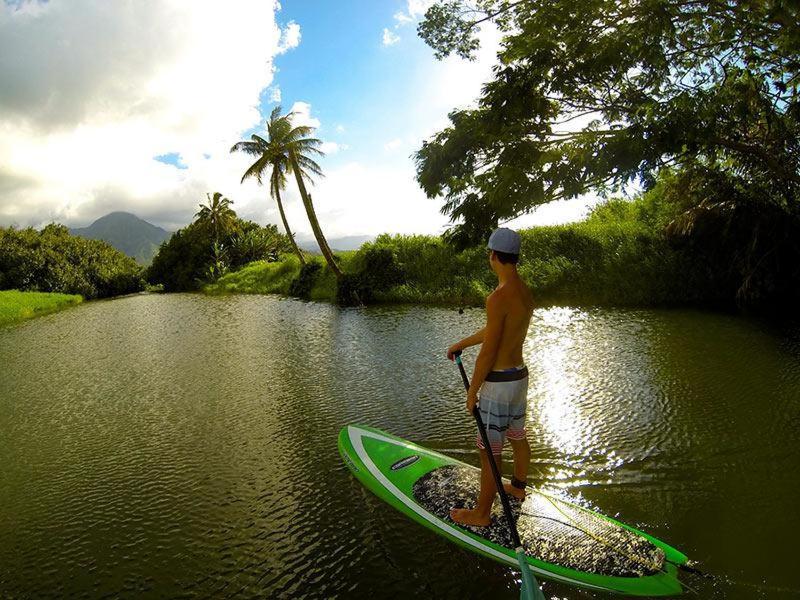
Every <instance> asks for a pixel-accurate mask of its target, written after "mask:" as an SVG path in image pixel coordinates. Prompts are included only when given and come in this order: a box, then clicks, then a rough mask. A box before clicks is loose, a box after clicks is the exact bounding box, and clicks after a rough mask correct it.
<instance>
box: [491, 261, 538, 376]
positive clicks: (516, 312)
mask: <svg viewBox="0 0 800 600" xmlns="http://www.w3.org/2000/svg"><path fill="white" fill-rule="evenodd" d="M492 296H496V297H497V300H498V304H499V305H500V306H501V307H502V308H503V312H504V318H503V332H502V334H501V336H500V344H499V346H498V348H497V355H496V356H495V360H494V364H493V365H492V369H493V370H495V371H502V370H503V369H511V368H513V367H518V366H520V365H522V364H523V359H522V345H523V344H524V343H525V338H526V336H527V335H528V327H529V326H530V323H531V315H532V314H533V294H532V293H531V291H530V290H529V289H528V286H527V285H525V282H524V281H522V279H521V278H520V277H519V276H517V277H516V278H510V279H509V280H508V281H506V282H505V283H501V284H500V285H498V286H497V288H496V289H495V290H494V291H493V292H492V294H491V296H490V298H491V297H492Z"/></svg>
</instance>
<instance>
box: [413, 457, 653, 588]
mask: <svg viewBox="0 0 800 600" xmlns="http://www.w3.org/2000/svg"><path fill="white" fill-rule="evenodd" d="M479 491H480V472H479V471H477V470H476V469H473V468H470V467H462V466H458V465H447V466H443V467H439V468H438V469H434V470H433V471H430V472H429V473H427V474H425V475H423V476H422V477H420V478H419V479H418V480H417V481H416V483H415V484H414V492H413V493H414V498H415V499H416V500H417V502H419V504H420V505H421V506H422V507H424V508H425V509H426V510H427V511H428V512H430V513H432V514H434V515H436V516H437V517H439V518H440V519H442V520H444V521H447V522H449V523H453V524H454V525H457V526H459V527H462V528H464V529H467V530H468V531H471V532H473V533H475V534H476V535H480V536H481V537H483V538H486V539H488V540H490V541H492V542H494V543H495V544H498V545H500V546H505V547H507V548H510V547H511V546H512V543H511V534H510V532H509V530H508V525H507V523H506V521H505V519H504V517H503V514H502V509H501V507H499V503H497V502H496V503H495V506H494V509H493V512H492V522H491V524H490V525H489V526H488V527H469V526H465V525H461V524H459V523H455V522H454V521H453V520H452V519H451V518H450V509H451V508H453V507H466V508H473V507H474V506H475V499H476V498H477V497H478V492H479ZM509 499H510V500H511V506H512V510H513V511H514V518H515V519H516V521H517V531H518V532H519V536H520V540H521V541H522V545H523V547H524V549H525V553H526V554H528V555H529V556H535V557H536V558H538V559H540V560H543V561H545V562H548V563H551V564H557V565H561V566H563V567H567V568H570V569H575V570H577V571H583V572H584V573H595V574H598V575H611V576H615V577H646V576H648V575H655V574H657V573H659V572H660V571H661V570H662V569H663V566H664V559H665V554H664V551H663V550H661V548H658V547H657V546H655V545H654V544H652V543H651V542H649V541H648V540H647V539H645V538H643V537H641V536H638V535H636V534H634V533H633V532H631V531H628V530H627V529H625V528H623V527H620V526H618V525H615V524H614V523H612V522H610V521H607V520H605V519H602V518H600V517H596V516H594V515H593V514H592V513H591V512H589V511H585V510H582V509H580V508H579V507H576V506H575V505H574V504H570V503H566V502H563V501H562V500H559V499H558V498H557V497H554V496H550V495H544V494H541V493H538V492H536V491H534V490H528V494H527V497H526V498H525V501H524V502H521V501H520V500H517V499H516V498H513V497H509Z"/></svg>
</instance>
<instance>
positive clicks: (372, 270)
mask: <svg viewBox="0 0 800 600" xmlns="http://www.w3.org/2000/svg"><path fill="white" fill-rule="evenodd" d="M385 239H387V238H386V236H381V238H379V239H378V241H376V242H375V243H372V244H369V243H367V244H364V245H363V246H362V247H361V249H360V250H359V251H358V252H356V253H355V257H354V259H353V260H352V261H351V262H350V264H349V265H348V270H347V272H345V273H344V274H343V275H342V277H341V278H340V279H339V281H338V285H337V290H336V299H337V302H338V303H339V304H345V305H349V304H362V303H364V304H367V303H370V302H373V301H374V300H375V298H376V297H377V296H380V294H381V293H385V292H386V291H387V290H389V289H391V288H393V287H395V286H398V285H401V284H403V283H405V280H406V276H405V273H404V272H403V269H402V267H401V266H400V264H399V262H398V259H397V255H396V253H395V249H394V248H393V247H392V246H391V245H390V244H389V245H387V244H385V243H381V240H385Z"/></svg>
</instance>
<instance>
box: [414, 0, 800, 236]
mask: <svg viewBox="0 0 800 600" xmlns="http://www.w3.org/2000/svg"><path fill="white" fill-rule="evenodd" d="M798 13H800V9H798V4H797V3H796V2H784V1H780V0H765V1H759V0H745V1H737V0H645V1H641V0H635V1H634V0H613V1H612V0H586V1H581V2H574V1H572V0H547V1H541V0H526V1H524V2H522V1H510V0H476V1H474V2H469V1H467V0H448V1H440V2H438V3H436V4H435V5H433V6H432V7H431V8H430V9H429V10H428V11H427V13H426V16H425V19H424V20H423V21H422V22H421V24H420V26H419V30H418V31H419V34H420V36H421V37H422V38H423V39H424V40H425V41H426V42H427V43H428V44H429V45H430V46H431V47H432V48H433V49H434V50H435V52H436V54H437V56H439V57H444V56H447V55H449V54H451V53H457V54H459V55H461V56H463V57H468V58H469V57H472V56H474V53H475V51H476V50H477V48H478V41H477V37H476V31H477V28H478V26H479V25H480V24H481V23H483V22H488V21H491V22H493V23H495V24H496V26H498V27H499V28H500V29H501V30H502V31H503V32H504V34H505V37H504V38H503V42H502V47H501V50H500V52H499V55H498V58H499V64H498V65H497V66H496V67H495V68H494V73H493V78H492V80H491V81H489V82H487V83H486V84H485V86H484V88H483V92H482V94H481V96H480V99H479V102H478V105H477V107H476V108H470V109H464V110H455V111H453V112H451V113H450V115H449V118H450V122H451V124H450V126H448V127H447V128H446V129H444V130H442V131H440V132H439V133H437V134H436V135H435V136H433V138H432V139H430V140H428V141H426V142H424V143H423V145H422V148H421V149H420V150H419V151H418V153H417V154H416V160H417V179H418V181H419V183H420V185H421V186H422V188H423V190H424V191H425V192H426V194H427V195H428V196H429V197H432V198H433V197H437V196H443V197H444V205H443V208H442V212H443V213H445V214H447V215H449V216H450V217H451V219H452V220H453V222H454V223H456V226H455V227H454V228H453V229H452V230H451V236H452V237H453V238H454V239H456V240H462V241H467V240H469V241H475V240H476V239H478V238H480V237H482V236H484V235H485V234H486V232H487V231H488V230H490V229H491V228H492V227H494V226H496V224H497V223H498V222H499V221H504V220H508V219H511V218H513V217H515V216H518V215H520V214H523V213H525V212H527V211H530V210H531V209H533V208H535V207H536V206H538V205H541V204H544V203H547V202H550V201H553V200H558V199H566V198H573V197H577V196H579V195H581V194H584V193H586V192H590V191H595V192H601V193H604V192H608V191H610V190H618V189H620V188H621V187H623V186H625V185H626V184H629V183H631V182H639V183H641V184H643V185H644V186H645V188H648V187H650V186H652V185H653V184H654V182H655V181H656V176H657V173H658V172H659V170H661V169H663V168H664V167H671V168H673V169H676V170H678V171H679V172H682V171H683V170H686V172H690V173H692V174H693V179H692V181H694V183H695V185H694V190H695V191H696V192H697V193H698V195H697V196H696V197H695V198H694V202H693V205H694V206H696V205H698V204H700V203H702V202H703V201H706V202H707V204H708V205H709V206H711V205H716V206H719V204H720V202H724V201H725V200H726V199H725V198H719V197H716V198H712V197H710V196H708V195H706V196H703V193H706V194H708V193H710V192H713V191H714V190H715V189H719V188H713V187H711V186H705V192H704V191H703V188H704V186H703V185H701V184H700V181H699V180H698V179H697V178H698V177H700V179H701V180H702V181H703V182H706V183H707V182H711V181H715V182H717V183H718V182H719V181H720V180H722V181H725V182H726V186H728V187H730V188H746V189H751V190H752V189H756V188H757V189H758V193H757V197H758V200H759V202H761V203H763V205H765V206H767V207H768V210H779V211H781V212H782V213H784V214H785V215H787V216H790V217H792V218H798V216H800V209H799V208H798V189H800V126H798V118H799V117H800V102H799V101H798V100H799V98H798V85H799V84H800V78H798V67H799V66H800V52H798V50H800V14H798ZM753 184H755V188H753V187H752V185H753ZM744 196H746V194H745V195H744ZM744 196H742V195H741V194H740V195H739V199H740V200H741V199H742V198H744ZM728 199H729V198H728Z"/></svg>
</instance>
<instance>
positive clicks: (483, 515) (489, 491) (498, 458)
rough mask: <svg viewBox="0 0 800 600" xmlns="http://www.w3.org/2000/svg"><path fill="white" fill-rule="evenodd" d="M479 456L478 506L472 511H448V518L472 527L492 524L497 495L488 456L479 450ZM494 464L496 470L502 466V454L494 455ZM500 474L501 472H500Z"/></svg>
mask: <svg viewBox="0 0 800 600" xmlns="http://www.w3.org/2000/svg"><path fill="white" fill-rule="evenodd" d="M480 455H481V491H480V493H479V494H478V505H477V506H476V507H475V508H473V509H467V508H453V509H451V510H450V518H451V519H453V521H455V522H456V523H461V524H462V525H474V526H477V527H486V526H487V525H489V524H490V523H491V522H492V517H491V514H492V504H493V503H494V498H495V496H496V495H497V486H496V485H495V483H494V475H493V474H492V467H491V465H490V464H489V454H488V453H487V452H486V450H484V449H481V450H480ZM494 460H495V463H496V464H497V468H498V470H500V467H501V466H502V454H495V456H494ZM501 472H502V471H501Z"/></svg>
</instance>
